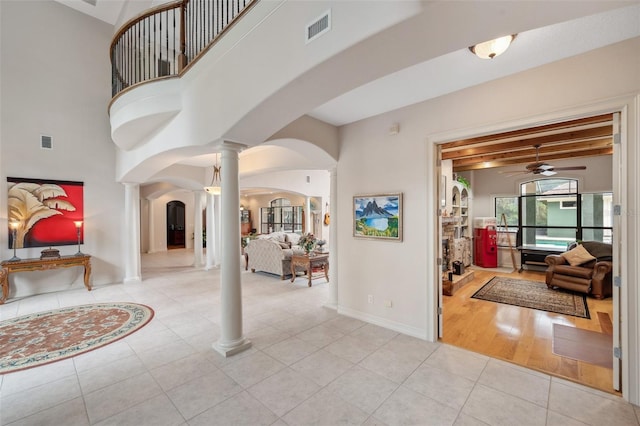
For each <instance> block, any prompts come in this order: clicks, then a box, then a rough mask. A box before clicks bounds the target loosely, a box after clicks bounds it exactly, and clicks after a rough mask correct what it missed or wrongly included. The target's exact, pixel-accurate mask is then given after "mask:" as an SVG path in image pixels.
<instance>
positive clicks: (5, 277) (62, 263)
mask: <svg viewBox="0 0 640 426" xmlns="http://www.w3.org/2000/svg"><path fill="white" fill-rule="evenodd" d="M0 265H1V266H2V272H0V280H1V281H0V284H2V298H0V304H3V303H4V302H5V300H7V298H8V297H9V274H11V273H13V272H28V271H46V270H48V269H57V268H70V267H72V266H84V286H85V287H87V290H89V291H91V283H90V282H89V278H90V277H91V256H89V255H88V254H82V255H74V256H60V257H48V258H44V259H39V258H35V259H22V260H15V261H10V260H3V261H2V263H0Z"/></svg>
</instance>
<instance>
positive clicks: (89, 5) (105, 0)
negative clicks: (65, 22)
mask: <svg viewBox="0 0 640 426" xmlns="http://www.w3.org/2000/svg"><path fill="white" fill-rule="evenodd" d="M55 1H57V2H58V3H62V4H64V5H66V6H69V7H70V8H72V9H75V10H77V11H79V12H82V13H85V14H87V15H89V16H93V17H94V18H97V19H99V20H101V21H104V22H106V23H108V24H111V25H115V24H116V22H117V21H118V18H119V17H120V13H122V9H123V8H124V6H125V5H126V3H127V2H129V1H136V0H55ZM145 1H147V0H145Z"/></svg>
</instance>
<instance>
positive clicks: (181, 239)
mask: <svg viewBox="0 0 640 426" xmlns="http://www.w3.org/2000/svg"><path fill="white" fill-rule="evenodd" d="M184 211H185V208H184V203H183V202H182V201H169V202H168V203H167V250H171V249H177V248H185V223H184Z"/></svg>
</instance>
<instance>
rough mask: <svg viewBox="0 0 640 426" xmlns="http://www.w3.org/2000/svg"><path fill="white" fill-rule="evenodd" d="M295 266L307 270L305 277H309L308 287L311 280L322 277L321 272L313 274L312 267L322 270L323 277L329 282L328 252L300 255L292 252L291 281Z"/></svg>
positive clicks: (294, 275)
mask: <svg viewBox="0 0 640 426" xmlns="http://www.w3.org/2000/svg"><path fill="white" fill-rule="evenodd" d="M296 266H302V267H303V268H304V269H305V271H307V277H308V278H309V287H311V280H312V279H315V278H322V275H321V273H317V274H314V273H313V269H314V268H316V269H321V270H322V272H324V277H325V279H326V280H327V282H329V253H322V254H314V253H311V254H310V255H308V256H307V255H300V254H294V255H293V256H291V282H294V281H295V280H296V278H297V276H296Z"/></svg>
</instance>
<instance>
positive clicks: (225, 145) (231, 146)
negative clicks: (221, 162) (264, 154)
mask: <svg viewBox="0 0 640 426" xmlns="http://www.w3.org/2000/svg"><path fill="white" fill-rule="evenodd" d="M218 147H219V148H220V150H222V151H236V152H241V151H244V150H245V149H247V148H249V146H248V145H245V144H242V143H237V142H231V141H222V143H220V144H219V145H218Z"/></svg>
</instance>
